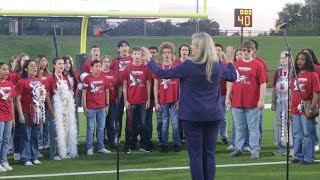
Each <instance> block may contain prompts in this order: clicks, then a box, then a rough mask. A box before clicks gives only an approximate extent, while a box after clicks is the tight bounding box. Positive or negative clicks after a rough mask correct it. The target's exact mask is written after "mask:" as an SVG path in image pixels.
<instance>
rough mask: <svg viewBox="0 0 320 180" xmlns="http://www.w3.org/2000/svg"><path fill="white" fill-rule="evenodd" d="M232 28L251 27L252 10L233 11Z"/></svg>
mask: <svg viewBox="0 0 320 180" xmlns="http://www.w3.org/2000/svg"><path fill="white" fill-rule="evenodd" d="M234 27H252V9H234Z"/></svg>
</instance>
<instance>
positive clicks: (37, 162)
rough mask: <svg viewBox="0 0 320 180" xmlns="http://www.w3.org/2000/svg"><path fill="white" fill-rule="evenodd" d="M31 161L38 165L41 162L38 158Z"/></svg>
mask: <svg viewBox="0 0 320 180" xmlns="http://www.w3.org/2000/svg"><path fill="white" fill-rule="evenodd" d="M32 163H33V164H34V165H40V164H41V162H40V161H39V160H38V159H36V160H34V161H33V162H32Z"/></svg>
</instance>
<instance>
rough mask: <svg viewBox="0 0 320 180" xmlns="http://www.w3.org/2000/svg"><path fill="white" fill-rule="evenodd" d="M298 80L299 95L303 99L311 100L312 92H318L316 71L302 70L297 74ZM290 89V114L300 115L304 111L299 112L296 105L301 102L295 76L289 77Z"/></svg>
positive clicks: (319, 87)
mask: <svg viewBox="0 0 320 180" xmlns="http://www.w3.org/2000/svg"><path fill="white" fill-rule="evenodd" d="M297 76H298V82H299V86H300V90H301V95H302V98H303V100H304V101H312V97H313V93H314V92H316V93H319V92H320V86H319V78H318V74H317V73H316V72H309V71H307V72H304V73H301V72H300V73H299V74H297ZM290 89H291V91H292V96H291V103H290V107H291V111H292V114H296V115H301V114H304V112H303V111H302V112H299V110H298V105H299V104H300V103H301V98H300V95H299V92H298V88H297V83H296V80H295V77H294V76H293V77H292V79H291V84H290Z"/></svg>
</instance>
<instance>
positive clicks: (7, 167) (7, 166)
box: [2, 162, 12, 171]
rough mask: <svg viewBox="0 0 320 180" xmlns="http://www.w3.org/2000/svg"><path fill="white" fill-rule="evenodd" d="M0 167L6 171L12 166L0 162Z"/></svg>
mask: <svg viewBox="0 0 320 180" xmlns="http://www.w3.org/2000/svg"><path fill="white" fill-rule="evenodd" d="M2 167H3V168H4V169H6V170H7V171H11V170H12V167H11V166H10V165H9V163H7V162H6V163H2Z"/></svg>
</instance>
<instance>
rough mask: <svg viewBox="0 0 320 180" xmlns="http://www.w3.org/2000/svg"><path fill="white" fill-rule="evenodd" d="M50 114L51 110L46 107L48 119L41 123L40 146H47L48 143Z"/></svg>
mask: <svg viewBox="0 0 320 180" xmlns="http://www.w3.org/2000/svg"><path fill="white" fill-rule="evenodd" d="M49 116H50V110H49V109H48V108H46V120H45V123H41V125H40V129H41V132H40V137H39V146H47V145H48V137H49V122H48V118H49Z"/></svg>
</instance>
